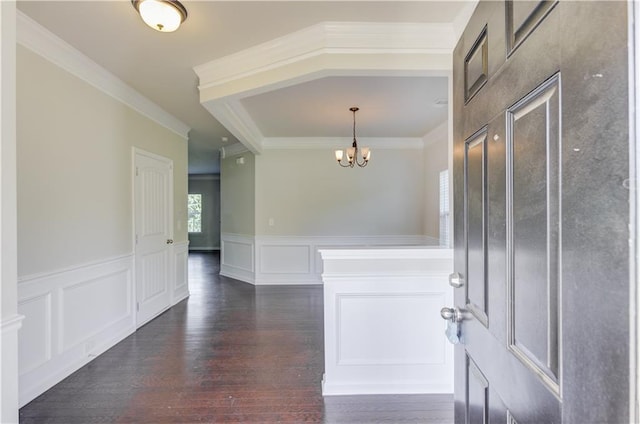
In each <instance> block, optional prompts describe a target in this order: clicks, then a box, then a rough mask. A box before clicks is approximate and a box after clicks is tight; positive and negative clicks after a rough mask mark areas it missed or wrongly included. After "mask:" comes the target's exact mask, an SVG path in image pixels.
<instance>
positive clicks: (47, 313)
mask: <svg viewBox="0 0 640 424" xmlns="http://www.w3.org/2000/svg"><path fill="white" fill-rule="evenodd" d="M20 313H21V314H22V315H23V316H24V317H25V319H24V320H23V321H22V328H21V330H20V334H21V335H22V334H39V335H40V337H39V338H37V339H32V340H30V341H29V343H27V342H26V340H25V337H19V338H18V346H19V348H18V350H19V352H20V369H21V370H23V372H29V371H31V370H33V369H34V368H37V367H39V366H40V365H42V364H44V363H45V362H47V361H48V360H50V359H51V355H52V350H53V349H52V346H51V333H52V319H51V293H45V294H42V295H39V296H34V297H31V298H28V299H24V300H23V301H22V302H21V303H20Z"/></svg>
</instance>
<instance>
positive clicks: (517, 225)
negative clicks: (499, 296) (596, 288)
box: [506, 74, 560, 394]
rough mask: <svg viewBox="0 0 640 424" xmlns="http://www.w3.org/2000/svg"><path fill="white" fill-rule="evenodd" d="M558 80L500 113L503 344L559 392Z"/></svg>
mask: <svg viewBox="0 0 640 424" xmlns="http://www.w3.org/2000/svg"><path fill="white" fill-rule="evenodd" d="M559 93H560V75H559V74H556V75H554V76H553V77H552V78H551V79H549V80H548V81H546V82H545V83H544V84H543V85H542V86H541V87H539V88H537V89H535V90H534V91H533V92H531V93H530V94H528V95H527V96H526V97H525V98H523V99H522V100H521V101H519V102H517V103H516V104H515V105H514V106H512V107H510V108H508V109H507V111H506V116H507V152H508V156H507V161H508V167H509V174H508V177H507V182H508V186H509V187H510V190H509V192H508V199H509V204H508V206H507V208H508V217H507V225H508V227H509V228H510V230H511V231H510V232H511V235H510V241H511V243H510V248H509V252H508V254H509V263H510V265H511V266H510V268H511V271H510V272H509V285H508V288H509V292H510V302H509V305H510V306H511V307H510V308H509V309H508V311H509V317H508V323H509V330H508V331H509V347H510V348H511V349H512V350H513V352H514V353H515V355H516V356H517V357H518V358H520V359H521V360H522V361H523V362H524V364H525V365H527V366H528V367H531V369H532V371H533V372H536V373H540V375H541V376H542V378H543V381H544V382H545V384H547V385H549V387H550V388H551V389H552V390H553V391H554V392H555V393H557V394H559V386H558V377H559V374H558V371H559V368H558V367H559V360H560V352H559V340H558V334H559V328H558V325H559V316H558V315H559V305H558V300H559V296H558V293H559V281H560V270H559V260H560V238H559V236H560V132H559V131H560V103H559V98H560V94H559Z"/></svg>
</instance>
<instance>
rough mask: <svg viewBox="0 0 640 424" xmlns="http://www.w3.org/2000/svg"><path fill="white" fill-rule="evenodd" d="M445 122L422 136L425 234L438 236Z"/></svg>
mask: <svg viewBox="0 0 640 424" xmlns="http://www.w3.org/2000/svg"><path fill="white" fill-rule="evenodd" d="M447 128H448V124H447V122H444V123H442V124H441V125H440V126H438V127H437V128H435V129H434V130H433V131H431V132H430V133H429V134H427V135H426V136H425V137H424V140H425V151H424V158H425V167H424V169H425V171H424V172H425V175H424V180H425V204H426V207H425V214H424V228H425V235H427V236H431V237H435V238H439V236H440V208H439V206H440V171H444V170H445V169H447V168H448V165H449V164H448V154H449V145H448V138H447Z"/></svg>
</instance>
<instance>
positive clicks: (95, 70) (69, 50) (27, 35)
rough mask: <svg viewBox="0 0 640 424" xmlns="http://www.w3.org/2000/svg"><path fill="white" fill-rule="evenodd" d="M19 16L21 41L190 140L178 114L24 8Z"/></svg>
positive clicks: (17, 14) (27, 46)
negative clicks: (41, 22)
mask: <svg viewBox="0 0 640 424" xmlns="http://www.w3.org/2000/svg"><path fill="white" fill-rule="evenodd" d="M16 19H17V42H18V44H21V45H22V46H24V47H26V48H28V49H29V50H31V51H33V52H34V53H36V54H38V55H40V56H42V57H43V58H45V59H47V60H48V61H50V62H52V63H54V64H55V65H57V66H59V67H60V68H62V69H64V70H66V71H67V72H69V73H71V74H73V75H75V76H76V77H78V78H80V79H81V80H83V81H85V82H87V83H89V84H91V85H92V86H94V87H96V88H97V89H99V90H100V91H102V92H104V93H105V94H108V95H109V96H111V97H113V98H114V99H116V100H119V101H120V102H122V103H124V104H126V105H127V106H129V107H131V108H132V109H134V110H136V111H137V112H139V113H140V114H142V115H144V116H146V117H147V118H149V119H151V120H153V121H155V122H157V123H158V124H160V125H162V126H163V127H165V128H167V129H169V130H171V131H172V132H174V133H176V134H177V135H179V136H180V137H182V138H183V139H185V140H187V139H188V138H189V130H190V129H191V128H189V126H188V125H186V124H185V123H183V122H182V121H180V120H179V119H177V118H176V117H175V116H173V115H171V114H170V113H169V112H167V111H165V110H164V109H162V108H161V107H160V106H158V105H157V104H156V103H154V102H152V101H151V100H149V99H148V98H146V97H145V96H143V95H142V94H141V93H140V92H138V91H136V90H135V89H134V88H132V87H131V86H129V85H127V84H126V83H125V82H123V81H122V80H121V79H119V78H118V77H116V76H115V75H113V74H112V73H110V72H109V71H107V70H106V69H105V68H103V67H102V66H100V65H98V64H97V63H96V62H94V61H93V60H91V59H89V58H88V57H87V56H85V55H84V54H83V53H81V52H80V51H79V50H77V49H76V48H74V47H73V46H71V45H70V44H68V43H67V42H65V41H64V40H62V39H61V38H59V37H58V36H57V35H55V34H53V33H52V32H51V31H49V30H47V29H46V28H44V27H43V26H41V25H40V24H38V23H37V22H36V21H34V20H33V19H31V18H30V17H29V16H27V15H26V14H24V13H23V12H21V11H18V12H17V13H16Z"/></svg>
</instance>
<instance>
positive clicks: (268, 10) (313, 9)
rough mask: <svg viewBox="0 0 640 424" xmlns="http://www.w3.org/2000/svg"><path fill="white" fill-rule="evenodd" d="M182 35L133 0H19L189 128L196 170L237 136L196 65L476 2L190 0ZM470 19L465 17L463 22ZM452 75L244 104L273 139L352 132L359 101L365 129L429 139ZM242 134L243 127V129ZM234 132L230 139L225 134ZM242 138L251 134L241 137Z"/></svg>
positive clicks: (464, 9) (364, 83)
mask: <svg viewBox="0 0 640 424" xmlns="http://www.w3.org/2000/svg"><path fill="white" fill-rule="evenodd" d="M182 3H183V4H184V6H185V7H186V8H187V10H188V13H189V16H188V18H187V20H186V21H185V23H184V24H183V26H182V27H181V28H180V29H179V30H178V31H176V32H174V33H159V32H157V31H154V30H152V29H151V28H149V27H147V26H146V25H145V24H144V23H143V22H142V20H141V19H140V17H139V16H138V15H137V13H136V11H135V9H134V8H133V7H132V5H131V3H130V1H124V0H123V1H91V0H87V1H77V0H76V1H18V9H19V10H20V11H21V12H23V13H24V14H26V15H27V16H29V17H30V18H32V19H33V20H35V21H36V22H38V23H39V24H40V25H42V26H44V27H45V28H47V29H48V30H49V31H51V32H53V33H54V34H56V35H57V36H58V37H60V38H61V39H63V40H64V41H66V42H67V43H69V44H70V45H72V46H73V47H75V48H76V49H77V50H79V51H80V52H82V53H83V54H84V55H86V56H87V57H89V58H90V59H92V60H93V61H95V62H96V63H98V64H99V65H100V66H102V67H104V68H105V69H107V70H108V71H109V72H111V73H112V74H113V75H115V76H116V77H118V78H119V79H121V80H122V81H124V82H125V83H126V84H128V85H129V86H131V87H133V88H134V89H135V90H137V91H138V92H140V93H141V94H142V95H144V96H145V97H147V98H148V99H150V100H151V101H153V102H155V103H156V104H157V105H159V106H160V107H161V108H163V109H164V110H165V111H167V112H168V113H170V114H171V115H173V116H174V117H176V118H177V119H179V120H180V121H182V122H183V123H185V124H186V125H187V126H188V127H189V128H191V130H190V132H189V172H190V173H200V174H202V173H217V172H219V164H218V157H219V156H218V151H219V149H220V147H222V146H225V145H227V146H228V145H230V144H232V143H234V142H237V141H238V140H239V138H237V137H236V135H238V132H237V131H234V128H230V126H229V125H227V128H225V126H223V125H222V124H221V123H220V122H219V120H218V119H216V118H215V117H214V116H213V115H212V113H210V112H209V111H208V110H207V109H206V108H205V107H203V105H202V104H201V103H200V94H201V93H200V92H199V89H198V86H199V78H198V75H197V74H196V72H194V67H198V66H200V65H203V64H207V63H212V62H213V63H216V61H219V60H224V59H225V58H226V57H229V56H230V55H234V54H237V53H238V52H242V51H245V50H247V49H251V48H253V47H254V46H258V45H260V44H262V43H266V42H270V41H271V40H275V39H278V38H280V37H286V36H287V35H289V34H291V33H294V32H296V31H300V30H303V29H305V28H308V27H311V26H313V25H316V24H319V23H322V22H369V23H417V24H451V25H457V27H460V26H464V23H465V22H466V21H465V19H468V16H470V14H471V12H472V11H473V6H475V3H476V2H475V1H242V0H235V1H183V2H182ZM461 21H464V22H461ZM446 98H447V79H446V77H442V76H432V75H428V74H422V75H421V74H419V73H418V74H415V73H414V74H412V75H398V74H396V75H375V73H371V72H369V73H368V74H367V75H327V74H322V73H319V74H318V75H317V76H315V77H307V78H305V80H303V81H300V82H295V83H290V84H283V85H281V86H274V87H273V88H269V89H268V90H263V91H262V92H261V91H260V90H254V91H251V92H248V94H247V95H245V96H243V97H242V98H241V99H240V100H239V103H240V104H241V105H242V108H243V110H244V111H246V114H245V115H244V116H245V118H246V119H247V120H248V121H251V124H252V125H253V126H254V127H255V128H257V130H258V131H259V133H261V135H262V136H264V137H269V138H283V137H348V136H349V135H350V133H351V125H352V115H351V112H350V111H349V107H351V106H358V107H360V109H361V110H360V111H359V112H358V114H357V117H356V120H357V133H358V135H359V136H360V135H362V136H363V137H422V136H424V135H425V134H426V133H427V132H428V131H430V130H431V129H433V128H434V127H435V126H437V125H438V124H440V123H442V122H443V121H444V120H445V119H446V114H447V108H446V106H444V105H443V104H442V103H443V101H446ZM234 134H235V135H234ZM225 139H226V140H225ZM240 141H242V142H244V140H242V137H240Z"/></svg>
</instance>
